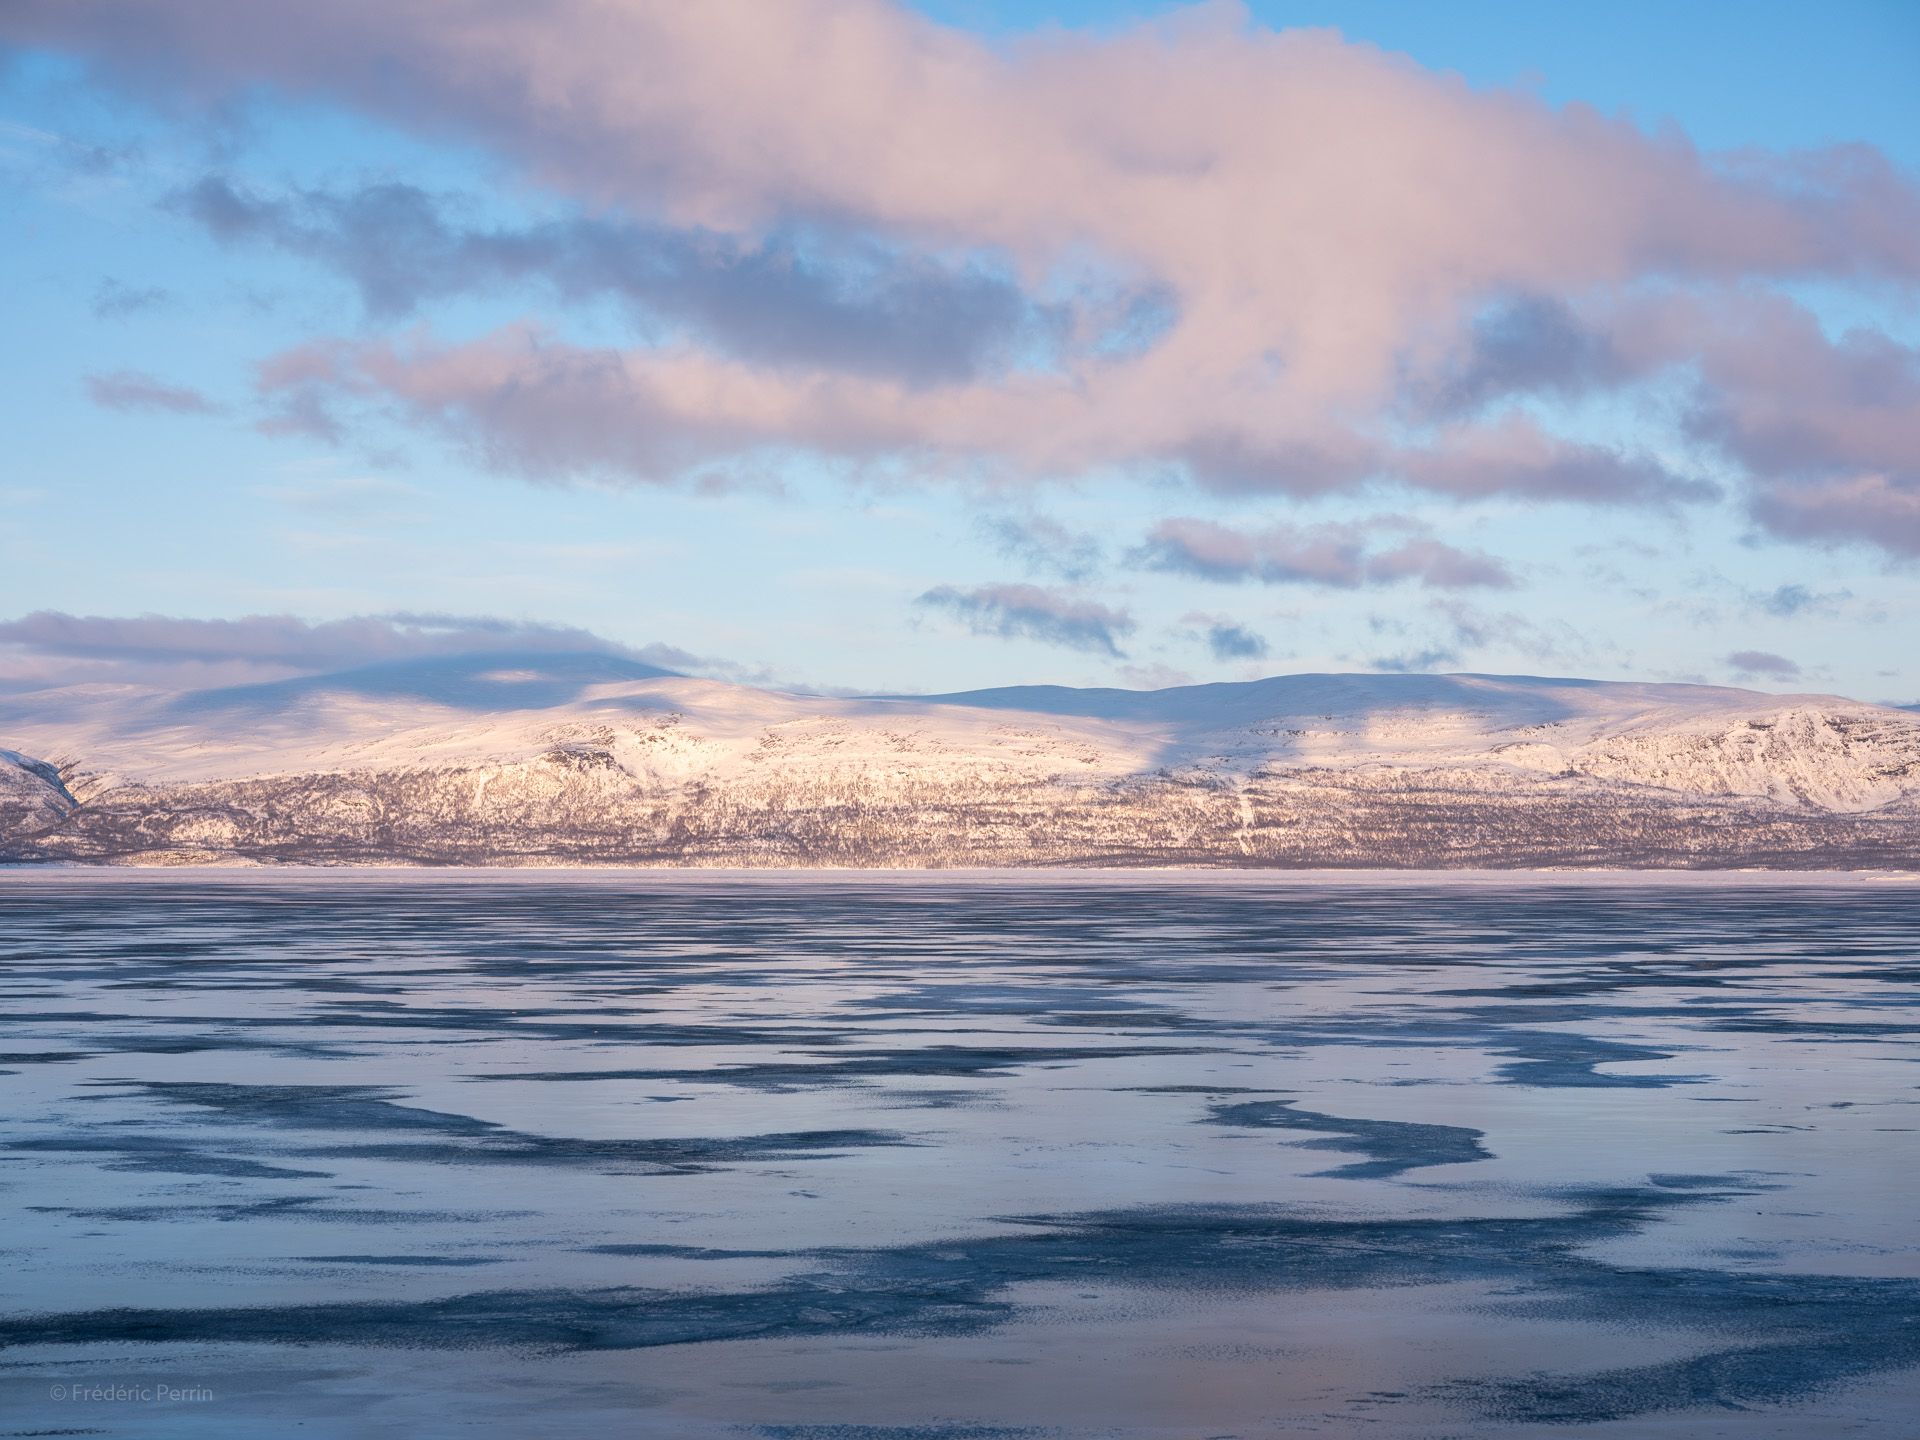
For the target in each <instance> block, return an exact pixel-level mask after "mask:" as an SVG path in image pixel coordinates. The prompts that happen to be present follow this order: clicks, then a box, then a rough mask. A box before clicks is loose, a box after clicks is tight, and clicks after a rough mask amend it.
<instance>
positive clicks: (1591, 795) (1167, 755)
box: [0, 654, 1920, 870]
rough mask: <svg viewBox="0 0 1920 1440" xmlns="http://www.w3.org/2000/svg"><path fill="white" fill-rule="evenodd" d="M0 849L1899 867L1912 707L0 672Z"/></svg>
mask: <svg viewBox="0 0 1920 1440" xmlns="http://www.w3.org/2000/svg"><path fill="white" fill-rule="evenodd" d="M0 746H4V747H5V748H0V858H4V859H8V860H13V861H97V862H113V863H121V864H188V863H192V864H205V863H245V862H265V863H310V864H374V863H380V864H393V863H400V864H409V863H417V864H473V865H577V864H630V865H698V866H808V867H811V866H858V867H869V866H888V867H943V866H962V865H965V866H976V865H978V866H987V865H992V866H1043V865H1096V866H1100V865H1110V866H1140V865H1213V866H1235V867H1308V866H1317V867H1359V866H1365V867H1385V868H1400V867H1409V868H1459V867H1508V866H1514V867H1518V866H1529V867H1531V866H1578V867H1658V868H1672V867H1701V868H1745V867H1770V868H1790V869H1824V868H1893V869H1908V870H1912V869H1920V715H1916V714H1914V713H1910V712H1908V711H1903V710H1900V709H1897V708H1894V707H1891V706H1883V705H1873V704H1867V703H1864V702H1861V701H1855V700H1846V699H1841V698H1838V697H1835V696H1830V695H1771V694H1761V693H1757V692H1754V691H1748V690H1736V689H1726V688H1719V687H1713V686H1703V685H1665V684H1631V683H1614V682H1603V681H1593V680H1572V679H1542V678H1535V677H1527V676H1491V675H1288V676H1280V677H1276V678H1274V679H1268V680H1255V681H1248V682H1245V683H1238V684H1218V685H1195V686H1183V687H1179V688H1176V689H1169V690H1156V691H1126V690H1075V689H1067V688H1063V687H1054V686H1033V687H1024V688H1015V689H1006V690H984V691H974V692H970V693H966V694H956V695H941V696H912V697H900V696H895V697H861V698H845V697H826V696H816V695H799V694H785V693H778V692H774V691H768V690H760V689H755V688H752V687H749V686H743V685H734V684H726V683H722V682H720V681H714V680H701V679H693V678H689V677H686V676H680V675H674V674H670V673H667V672H664V671H661V670H658V669H655V668H652V667H649V666H646V665H641V664H638V663H636V662H633V661H630V660H626V659H622V658H619V657H616V656H607V655H594V654H574V655H557V654H506V655H464V656H457V657H452V658H438V659H433V660H426V661H417V660H416V661H407V662H396V663H391V664H383V665H375V666H369V667H365V668H362V669H358V670H351V671H345V672H341V673H339V674H334V675H327V676H319V677H309V678H301V679H295V680H284V681H278V682H274V683H271V684H264V685H251V686H240V687H231V688H226V689H217V690H200V691H192V692H186V693H177V692H163V691H156V690H152V689H144V688H138V687H132V686H120V685H75V686H67V687H60V688H52V689H41V690H36V691H31V692H21V691H14V692H12V693H8V694H4V695H0Z"/></svg>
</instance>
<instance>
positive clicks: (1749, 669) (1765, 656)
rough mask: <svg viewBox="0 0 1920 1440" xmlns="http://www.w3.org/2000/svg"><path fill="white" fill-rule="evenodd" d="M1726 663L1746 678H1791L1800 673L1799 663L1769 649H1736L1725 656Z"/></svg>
mask: <svg viewBox="0 0 1920 1440" xmlns="http://www.w3.org/2000/svg"><path fill="white" fill-rule="evenodd" d="M1726 664H1727V665H1728V666H1729V667H1730V668H1731V669H1732V670H1733V671H1734V672H1735V673H1736V674H1738V675H1740V676H1742V677H1744V678H1747V679H1755V678H1759V679H1767V680H1793V679H1796V678H1798V676H1799V674H1800V667H1799V665H1797V664H1796V663H1794V662H1793V661H1791V660H1789V659H1788V658H1787V657H1786V656H1784V655H1775V654H1774V653H1773V652H1772V651H1770V650H1736V651H1734V652H1733V653H1732V654H1731V655H1729V656H1727V658H1726Z"/></svg>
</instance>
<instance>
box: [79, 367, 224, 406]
mask: <svg viewBox="0 0 1920 1440" xmlns="http://www.w3.org/2000/svg"><path fill="white" fill-rule="evenodd" d="M86 385H87V398H88V399H89V400H91V401H93V403H94V404H96V405H98V406H100V408H101V409H103V410H162V411H166V412H168V413H170V414H174V415H214V414H218V413H219V411H220V408H221V407H220V405H219V404H218V403H217V402H216V401H214V400H212V399H209V398H208V397H207V396H205V395H203V394H201V393H200V392H199V391H198V390H195V389H193V388H192V387H190V386H186V385H170V384H168V383H167V382H166V381H164V380H158V379H155V378H154V377H153V376H151V375H147V374H143V373H142V372H140V371H138V370H115V371H113V372H112V373H111V374H106V375H89V376H87V379H86Z"/></svg>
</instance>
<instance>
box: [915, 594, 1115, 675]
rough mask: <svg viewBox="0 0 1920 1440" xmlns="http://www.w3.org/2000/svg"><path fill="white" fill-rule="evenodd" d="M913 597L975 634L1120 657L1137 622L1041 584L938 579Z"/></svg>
mask: <svg viewBox="0 0 1920 1440" xmlns="http://www.w3.org/2000/svg"><path fill="white" fill-rule="evenodd" d="M915 603H916V604H917V605H921V606H924V607H926V608H929V609H934V610H941V611H945V612H946V613H947V614H949V615H952V616H954V617H955V618H957V619H959V620H960V621H961V622H962V623H964V624H965V625H966V627H967V628H968V629H969V630H971V631H973V633H974V634H976V635H993V636H997V637H999V638H1000V639H1003V640H1038V641H1040V642H1041V643H1042V644H1045V645H1058V646H1062V647H1064V648H1065V649H1068V650H1088V651H1092V652H1094V653H1095V654H1101V655H1109V656H1113V657H1115V658H1119V657H1120V656H1121V655H1123V654H1124V653H1125V652H1124V651H1122V650H1121V648H1120V641H1121V640H1122V639H1123V638H1124V637H1126V636H1127V635H1130V634H1132V633H1133V631H1134V630H1135V629H1136V628H1137V627H1136V624H1135V621H1134V619H1133V617H1132V616H1131V615H1129V614H1128V613H1127V612H1126V611H1124V610H1116V609H1114V608H1112V607H1110V606H1106V605H1102V604H1100V603H1099V602H1098V601H1095V600H1089V599H1087V598H1085V597H1084V596H1079V595H1075V594H1072V593H1070V592H1068V591H1064V590H1057V589H1051V588H1048V587H1045V586H1040V585H976V586H974V587H972V588H971V589H961V588H959V587H957V586H953V585H940V586H936V587H935V588H933V589H932V590H929V591H927V592H926V593H925V594H923V595H921V596H920V597H919V598H918V599H917V600H916V601H915Z"/></svg>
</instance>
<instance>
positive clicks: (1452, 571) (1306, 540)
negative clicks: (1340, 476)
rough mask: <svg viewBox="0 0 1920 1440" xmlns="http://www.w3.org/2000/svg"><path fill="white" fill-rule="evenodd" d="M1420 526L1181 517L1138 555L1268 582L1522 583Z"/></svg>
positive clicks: (1166, 523)
mask: <svg viewBox="0 0 1920 1440" xmlns="http://www.w3.org/2000/svg"><path fill="white" fill-rule="evenodd" d="M1383 532H1384V534H1383ZM1418 532H1419V527H1418V526H1414V525H1411V524H1409V523H1408V522H1405V521H1398V520H1383V521H1375V522H1373V523H1372V524H1359V523H1349V522H1335V523H1326V524H1319V525H1285V524H1282V525H1271V526H1267V527H1266V528H1264V529H1258V530H1241V529H1236V528H1234V527H1232V526H1228V525H1221V524H1218V523H1216V522H1214V521H1211V520H1195V519H1184V518H1176V519H1171V520H1163V521H1161V522H1160V523H1159V524H1158V525H1156V526H1154V528H1153V530H1152V531H1151V532H1150V533H1149V534H1148V536H1147V539H1146V541H1145V543H1144V544H1143V545H1141V546H1140V548H1139V549H1138V550H1136V551H1135V552H1134V554H1133V557H1132V558H1133V560H1134V563H1136V564H1138V565H1141V566H1144V567H1145V568H1147V569H1150V570H1165V571H1171V572H1174V573H1177V574H1182V575H1191V576H1195V577H1197V578H1199V579H1202V580H1217V581H1224V582H1239V581H1247V580H1257V581H1259V582H1261V583H1262V584H1266V585H1330V586H1336V587H1340V588H1344V589H1353V588H1355V587H1358V586H1362V585H1391V584H1394V583H1395V582H1398V581H1403V580H1412V581H1417V582H1418V583H1420V584H1421V585H1424V586H1426V587H1428V588H1430V589H1436V590H1463V589H1475V588H1479V589H1507V588H1510V587H1511V586H1512V585H1513V584H1514V583H1515V582H1514V578H1513V575H1512V572H1511V571H1509V570H1508V569H1507V567H1506V565H1505V564H1503V563H1502V562H1501V561H1500V560H1498V559H1496V558H1495V557H1494V556H1491V555H1488V554H1486V553H1484V552H1482V551H1477V550H1462V549H1459V548H1458V547H1456V546H1453V545H1448V544H1446V543H1445V542H1443V541H1440V540H1435V539H1433V538H1432V537H1431V536H1427V535H1423V534H1420V533H1418ZM1383 539H1384V540H1385V541H1386V543H1385V545H1384V546H1383V545H1382V544H1381V542H1382V540H1383Z"/></svg>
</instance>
